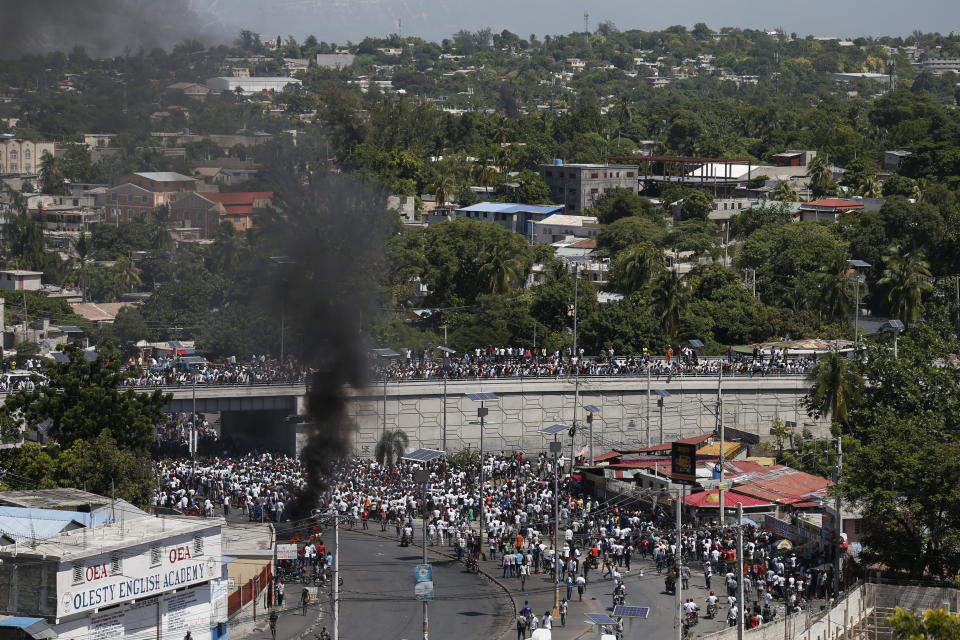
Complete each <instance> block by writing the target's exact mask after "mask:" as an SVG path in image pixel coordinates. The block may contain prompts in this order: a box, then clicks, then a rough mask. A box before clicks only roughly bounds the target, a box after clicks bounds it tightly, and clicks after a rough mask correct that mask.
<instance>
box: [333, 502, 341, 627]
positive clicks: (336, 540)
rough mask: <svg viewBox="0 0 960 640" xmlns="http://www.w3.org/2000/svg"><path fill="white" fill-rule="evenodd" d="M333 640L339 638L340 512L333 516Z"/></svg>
mask: <svg viewBox="0 0 960 640" xmlns="http://www.w3.org/2000/svg"><path fill="white" fill-rule="evenodd" d="M333 640H340V514H339V513H335V514H334V516H333Z"/></svg>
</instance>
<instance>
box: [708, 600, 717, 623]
mask: <svg viewBox="0 0 960 640" xmlns="http://www.w3.org/2000/svg"><path fill="white" fill-rule="evenodd" d="M707 617H708V618H710V619H711V620H713V619H714V618H716V617H717V605H716V603H713V604H710V603H708V604H707Z"/></svg>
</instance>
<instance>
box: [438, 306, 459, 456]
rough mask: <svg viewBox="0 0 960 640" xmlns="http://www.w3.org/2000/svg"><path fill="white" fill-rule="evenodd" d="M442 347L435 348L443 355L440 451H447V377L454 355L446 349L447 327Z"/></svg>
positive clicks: (452, 351)
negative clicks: (451, 357)
mask: <svg viewBox="0 0 960 640" xmlns="http://www.w3.org/2000/svg"><path fill="white" fill-rule="evenodd" d="M443 338H444V340H443V346H442V347H437V349H439V350H440V351H441V352H442V353H443V361H442V364H443V368H442V371H443V376H442V378H443V435H442V438H441V441H442V444H441V447H440V448H441V449H443V450H444V451H446V450H447V375H448V374H449V373H450V372H449V368H450V356H452V355H453V354H455V353H456V351H454V350H453V349H450V348H448V347H447V340H446V338H447V326H446V325H444V326H443Z"/></svg>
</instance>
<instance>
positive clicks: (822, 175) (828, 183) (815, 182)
mask: <svg viewBox="0 0 960 640" xmlns="http://www.w3.org/2000/svg"><path fill="white" fill-rule="evenodd" d="M807 175H809V176H810V189H812V190H813V195H814V196H815V197H820V196H824V195H827V194H828V193H831V192H832V191H833V189H834V187H835V184H834V182H833V173H831V171H830V167H829V166H828V165H827V161H826V160H824V159H823V156H817V157H816V158H814V159H813V162H811V163H810V167H809V169H808V171H807Z"/></svg>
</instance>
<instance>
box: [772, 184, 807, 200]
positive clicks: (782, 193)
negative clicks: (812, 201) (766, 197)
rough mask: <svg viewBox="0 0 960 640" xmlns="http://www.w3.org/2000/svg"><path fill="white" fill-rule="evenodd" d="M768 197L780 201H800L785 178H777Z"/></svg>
mask: <svg viewBox="0 0 960 640" xmlns="http://www.w3.org/2000/svg"><path fill="white" fill-rule="evenodd" d="M770 197H771V198H773V199H774V200H779V201H780V202H799V201H800V196H798V195H797V192H796V191H795V190H794V188H793V187H791V186H790V183H789V182H787V181H786V180H777V186H776V187H774V188H773V191H771V192H770Z"/></svg>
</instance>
